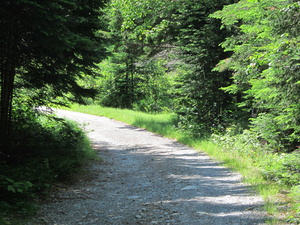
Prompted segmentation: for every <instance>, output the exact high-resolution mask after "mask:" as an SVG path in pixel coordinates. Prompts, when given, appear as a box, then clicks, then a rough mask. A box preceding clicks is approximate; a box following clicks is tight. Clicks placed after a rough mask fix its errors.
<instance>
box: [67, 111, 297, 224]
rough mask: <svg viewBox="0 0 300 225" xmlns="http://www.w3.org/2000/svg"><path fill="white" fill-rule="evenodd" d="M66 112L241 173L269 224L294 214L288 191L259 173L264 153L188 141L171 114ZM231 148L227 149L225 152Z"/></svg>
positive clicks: (206, 142) (267, 158)
mask: <svg viewBox="0 0 300 225" xmlns="http://www.w3.org/2000/svg"><path fill="white" fill-rule="evenodd" d="M68 110H72V111H77V112H83V113H88V114H93V115H98V116H105V117H108V118H111V119H116V120H119V121H122V122H125V123H127V124H131V125H133V126H137V127H141V128H145V129H147V130H149V131H152V132H155V133H158V134H161V135H163V136H165V137H168V138H171V139H176V140H177V141H179V142H181V143H183V144H186V145H188V146H191V147H193V148H194V149H196V150H198V151H204V152H206V153H207V154H208V155H210V156H211V157H212V158H214V159H216V160H218V161H220V162H222V163H223V164H224V165H225V166H227V167H229V168H231V169H232V170H234V171H237V172H239V173H241V174H242V176H243V181H244V182H245V183H248V184H250V185H252V186H253V187H254V189H255V190H256V191H257V193H259V194H260V195H261V196H262V197H263V198H264V200H265V210H266V211H267V212H269V214H270V215H271V216H273V218H274V221H269V224H282V223H281V222H280V220H286V219H287V217H289V216H291V217H292V218H294V215H293V213H296V212H293V211H292V213H291V212H288V211H289V210H288V209H290V207H286V206H287V205H289V206H290V205H291V204H292V200H291V198H290V197H289V196H288V195H285V194H283V193H286V192H287V191H288V187H287V186H284V185H280V184H278V183H276V182H272V181H270V180H266V179H265V176H264V175H263V173H262V172H261V171H262V168H261V165H263V164H264V163H265V161H268V160H272V158H270V156H269V155H267V154H265V153H263V152H262V153H259V152H258V151H254V150H251V151H249V152H250V153H249V152H247V154H245V152H240V151H235V152H233V151H232V150H226V149H223V147H220V146H221V145H218V144H216V142H214V141H213V138H212V139H210V140H199V139H195V138H192V137H189V136H187V135H185V134H183V133H181V132H179V131H178V130H176V129H175V128H174V121H173V116H172V115H171V114H148V113H143V112H136V111H132V110H122V109H115V108H103V107H100V106H94V105H88V106H81V105H73V106H72V107H71V108H70V109H68ZM243 147H244V146H242V148H243ZM250 147H252V146H250ZM234 148H235V147H231V146H230V148H228V149H234ZM283 206H284V207H283Z"/></svg>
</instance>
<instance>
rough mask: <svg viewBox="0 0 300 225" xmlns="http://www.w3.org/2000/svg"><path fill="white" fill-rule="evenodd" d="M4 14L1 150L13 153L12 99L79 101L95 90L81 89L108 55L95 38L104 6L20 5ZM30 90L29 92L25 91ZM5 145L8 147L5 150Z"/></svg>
mask: <svg viewBox="0 0 300 225" xmlns="http://www.w3.org/2000/svg"><path fill="white" fill-rule="evenodd" d="M2 3H3V4H2V6H1V9H0V33H1V36H0V84H1V87H0V91H1V96H0V97H1V99H0V104H1V107H0V108H1V110H0V126H1V130H0V146H1V151H2V152H3V151H6V152H8V153H9V151H10V144H11V140H10V137H11V134H10V131H11V127H10V125H11V121H10V120H11V111H12V110H13V107H12V103H13V98H15V97H17V96H18V94H19V93H18V91H17V90H21V91H20V92H21V93H22V94H24V93H26V92H27V93H30V96H31V97H32V99H31V101H34V100H35V102H36V104H43V105H45V104H49V103H53V102H54V101H53V99H55V98H56V97H58V96H65V97H69V98H70V96H72V99H73V100H76V101H80V100H81V97H82V96H93V95H94V94H95V90H92V89H89V90H88V89H86V88H84V87H81V86H80V85H79V84H78V82H77V80H78V78H80V77H81V76H82V74H83V73H84V74H85V75H90V76H93V75H94V74H95V71H94V68H95V67H96V65H95V63H96V62H99V61H100V60H101V59H102V58H103V56H104V55H105V50H104V46H103V40H104V37H103V36H101V35H100V34H99V33H97V32H98V31H99V30H100V29H101V28H102V27H103V24H102V22H101V21H100V17H101V15H102V11H101V10H100V8H102V7H104V3H105V1H101V0H86V1H84V2H82V1H79V0H64V1H61V0H53V1H38V0H26V1H25V0H16V1H4V2H2ZM24 89H27V91H24ZM2 146H4V147H3V148H2Z"/></svg>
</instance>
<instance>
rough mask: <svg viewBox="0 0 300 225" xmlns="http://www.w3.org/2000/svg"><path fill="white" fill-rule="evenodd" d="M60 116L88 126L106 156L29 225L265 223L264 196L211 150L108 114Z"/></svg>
mask: <svg viewBox="0 0 300 225" xmlns="http://www.w3.org/2000/svg"><path fill="white" fill-rule="evenodd" d="M58 114H59V115H60V116H64V117H68V118H71V119H73V120H75V121H77V122H79V123H81V124H85V129H87V131H88V132H89V133H88V135H89V137H90V138H91V140H92V141H93V144H94V146H95V149H97V151H99V154H100V156H101V158H102V159H103V161H102V162H96V163H94V164H93V165H91V167H90V173H87V174H88V175H87V176H86V178H85V179H83V180H82V181H80V182H78V183H77V184H75V185H73V186H72V187H69V188H62V189H61V190H60V191H59V192H57V193H55V194H54V196H52V198H50V200H49V201H47V202H46V203H44V204H43V205H42V206H41V209H40V211H39V213H38V215H37V217H36V218H34V219H33V220H32V221H31V222H30V223H28V225H33V224H37V225H41V224H56V225H63V224H64V225H67V224H72V225H73V224H89V225H90V224H96V225H97V224H99V225H106V224H107V225H115V224H116V225H123V224H124V225H125V224H130V225H134V224H145V225H151V224H159V225H161V224H174V225H175V224H176V225H201V224H203V225H223V224H230V225H242V224H249V225H250V224H251V225H254V224H265V223H264V218H265V213H264V212H262V211H260V208H261V206H262V204H263V202H262V200H261V198H260V197H258V196H256V195H254V194H253V193H251V192H250V191H249V190H250V189H249V187H247V185H245V184H243V183H241V182H240V180H241V176H240V175H239V174H237V173H233V172H231V171H230V170H228V169H227V168H225V167H223V166H220V165H219V164H218V163H216V162H214V161H212V160H211V159H210V158H209V157H208V156H207V155H205V154H203V153H196V152H195V151H193V150H192V149H190V148H188V147H186V146H184V145H182V144H179V143H177V142H174V141H173V140H169V139H167V138H163V137H161V136H159V135H156V134H153V133H150V132H148V131H146V130H144V129H140V128H135V127H132V126H129V125H127V124H124V123H121V122H118V121H114V120H111V119H108V118H105V117H97V116H91V115H87V114H82V113H75V112H68V111H62V110H59V111H58Z"/></svg>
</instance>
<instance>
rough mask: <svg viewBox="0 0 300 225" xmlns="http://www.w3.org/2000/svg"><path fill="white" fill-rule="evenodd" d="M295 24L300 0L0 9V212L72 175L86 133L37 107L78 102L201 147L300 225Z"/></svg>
mask: <svg viewBox="0 0 300 225" xmlns="http://www.w3.org/2000/svg"><path fill="white" fill-rule="evenodd" d="M299 21H300V3H299V1H298V0H201V1H200V0H176V1H170V0H147V1H140V0H130V1H124V0H86V1H85V2H84V3H83V2H82V1H79V0H64V1H61V0H53V1H38V0H26V1H24V0H15V1H4V2H3V4H2V5H1V8H0V33H1V34H2V35H1V36H0V128H1V129H0V169H1V170H0V189H1V192H0V207H1V209H2V208H3V209H9V208H10V207H16V206H18V205H19V206H20V209H22V210H19V211H20V212H22V211H24V210H25V211H26V210H27V211H31V210H29V209H30V207H27V206H24V205H23V207H22V204H23V203H20V202H24V201H23V200H22V201H21V199H26V198H29V196H30V195H31V194H32V195H33V196H36V195H38V194H37V193H38V192H40V193H43V192H45V191H44V190H47V187H48V186H51V185H48V184H47V183H44V182H48V181H52V180H56V179H58V180H59V179H61V178H62V177H66V176H67V175H66V174H70V176H71V173H69V172H71V171H73V168H76V166H74V165H76V164H78V163H79V162H78V159H79V158H80V157H79V156H78V154H79V155H80V154H85V153H83V152H85V150H83V149H86V148H85V147H82V146H83V145H84V146H86V145H88V144H87V142H85V141H83V139H85V138H84V137H83V136H84V135H83V134H82V133H81V131H79V129H78V128H76V127H75V126H73V125H71V124H70V122H66V121H63V120H61V119H57V118H55V117H52V116H45V115H40V114H39V113H37V112H36V111H35V109H36V108H38V107H39V106H50V107H59V106H66V105H68V104H70V105H71V104H73V103H81V104H86V105H97V107H98V106H103V107H113V109H109V108H101V110H99V109H97V107H96V109H95V111H96V113H99V112H101V113H102V112H105V111H107V110H108V111H107V112H105V116H109V117H113V118H115V119H118V120H122V121H124V122H126V123H129V124H133V125H134V126H140V127H145V128H147V129H149V130H151V131H153V132H157V133H161V134H162V135H164V136H167V137H169V138H174V139H177V140H178V141H180V142H182V143H185V144H188V145H190V146H192V147H195V148H197V149H198V148H199V149H201V150H205V151H206V152H208V153H209V154H210V155H212V156H213V157H216V158H217V159H218V160H220V161H222V162H224V163H226V164H227V165H228V166H230V167H232V168H235V169H236V170H238V171H240V172H241V173H242V174H243V175H244V178H245V180H246V181H247V182H249V183H251V184H252V185H253V186H254V187H255V188H256V189H257V190H259V192H260V193H261V194H262V195H263V196H264V197H265V199H266V205H267V206H268V210H269V212H270V213H273V212H272V210H277V211H276V212H277V214H280V213H282V217H283V220H284V222H290V223H300V153H299V148H300V147H299V146H300V104H299V102H300V86H299V85H300V76H299V75H300V53H299V49H300V22H299ZM86 107H94V106H86ZM116 108H119V109H122V110H121V111H119V110H117V109H116ZM83 109H84V107H80V110H83ZM76 110H77V109H76ZM78 110H79V109H78ZM127 110H131V111H127ZM132 110H133V111H132ZM90 111H91V109H89V110H88V111H86V112H88V113H90ZM137 111H139V112H137ZM142 112H143V113H142ZM106 113H107V114H106ZM78 137H79V138H78ZM69 140H70V144H71V145H70V148H72V149H73V150H70V149H69V148H68V147H66V146H69V143H68V142H69ZM72 140H76V141H77V140H78V142H76V141H74V142H72ZM81 140H82V141H81ZM60 146H62V150H60V152H61V153H63V152H64V151H66V152H65V154H63V155H68V156H67V157H70V158H67V159H66V160H64V158H59V159H56V158H55V157H57V153H56V151H57V150H58V149H60ZM71 146H72V147H71ZM44 147H45V148H44ZM46 147H47V148H46ZM79 149H80V150H79ZM82 151H83V152H82ZM88 152H89V150H88ZM83 158H84V157H83ZM42 159H43V160H42ZM60 160H62V161H60ZM12 165H14V166H12ZM28 168H30V169H28ZM64 168H67V170H68V171H69V172H63V171H60V170H61V169H64ZM68 168H69V169H68ZM2 171H3V172H2ZM34 177H37V179H35V178H34ZM39 181H40V182H41V183H39ZM40 189H41V190H40ZM2 193H4V194H2ZM33 193H34V194H33ZM19 197H20V198H19ZM9 199H11V200H9ZM269 202H273V203H272V204H271V203H270V204H269ZM281 210H282V212H281ZM3 212H5V210H4V211H2V210H1V211H0V222H2V221H1V220H3V221H4V220H5V217H3V215H1V214H3ZM2 218H4V219H2ZM3 223H4V222H3Z"/></svg>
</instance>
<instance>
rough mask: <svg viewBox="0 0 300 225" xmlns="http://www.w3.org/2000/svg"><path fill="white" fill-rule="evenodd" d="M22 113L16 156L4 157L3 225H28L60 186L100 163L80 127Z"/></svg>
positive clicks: (0, 183)
mask: <svg viewBox="0 0 300 225" xmlns="http://www.w3.org/2000/svg"><path fill="white" fill-rule="evenodd" d="M20 110H21V111H22V113H21V112H18V114H17V115H18V116H16V117H15V118H14V120H13V121H14V123H18V125H19V126H18V129H17V130H16V129H15V130H14V131H13V148H14V149H13V151H12V152H13V154H10V155H8V154H7V155H6V154H4V153H1V156H0V171H1V174H0V224H1V225H18V224H20V225H22V224H24V223H25V222H24V221H25V220H27V219H29V218H30V217H31V216H33V215H34V214H35V213H36V211H37V209H38V203H39V200H40V199H43V198H45V197H47V196H48V195H49V193H50V191H51V190H52V188H54V187H55V186H56V184H58V183H64V184H68V183H72V181H73V180H74V179H75V178H76V174H78V173H80V172H81V171H83V170H82V169H83V165H85V164H86V163H87V162H88V160H91V159H96V153H95V152H94V151H93V150H92V148H91V145H90V141H89V140H88V138H87V137H86V135H85V133H84V132H83V130H82V127H79V126H78V125H77V124H76V123H74V122H72V121H67V120H64V119H61V118H57V117H55V116H54V115H51V114H45V113H41V112H40V111H38V110H31V109H29V108H26V107H23V108H21V107H20V108H19V111H20ZM21 115H25V116H26V117H23V116H21Z"/></svg>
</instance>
